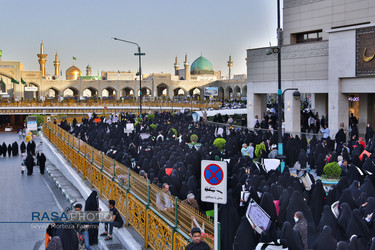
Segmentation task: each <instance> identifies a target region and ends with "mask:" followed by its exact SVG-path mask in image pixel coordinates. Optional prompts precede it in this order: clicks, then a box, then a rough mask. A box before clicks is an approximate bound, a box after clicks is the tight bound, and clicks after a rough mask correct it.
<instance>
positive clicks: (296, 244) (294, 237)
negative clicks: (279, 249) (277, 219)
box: [280, 221, 305, 250]
mask: <svg viewBox="0 0 375 250" xmlns="http://www.w3.org/2000/svg"><path fill="white" fill-rule="evenodd" d="M280 243H281V244H282V245H283V247H287V248H288V249H290V250H301V249H305V247H304V245H303V242H302V240H301V237H300V236H299V233H298V231H296V230H294V229H293V228H292V225H291V224H290V223H289V221H285V222H284V224H283V227H282V229H281V234H280Z"/></svg>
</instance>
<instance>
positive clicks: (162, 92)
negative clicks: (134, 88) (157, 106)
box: [157, 83, 169, 97]
mask: <svg viewBox="0 0 375 250" xmlns="http://www.w3.org/2000/svg"><path fill="white" fill-rule="evenodd" d="M168 94H169V93H168V85H167V84H165V83H161V84H159V85H158V86H157V96H158V97H167V96H168Z"/></svg>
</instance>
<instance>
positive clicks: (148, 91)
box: [138, 87, 152, 97]
mask: <svg viewBox="0 0 375 250" xmlns="http://www.w3.org/2000/svg"><path fill="white" fill-rule="evenodd" d="M138 96H139V90H138ZM151 96H152V94H151V89H149V88H147V87H143V88H142V97H151Z"/></svg>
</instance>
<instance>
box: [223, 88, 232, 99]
mask: <svg viewBox="0 0 375 250" xmlns="http://www.w3.org/2000/svg"><path fill="white" fill-rule="evenodd" d="M231 94H233V89H232V87H230V86H228V87H227V88H226V89H225V97H224V98H226V99H230V98H231Z"/></svg>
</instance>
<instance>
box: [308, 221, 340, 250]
mask: <svg viewBox="0 0 375 250" xmlns="http://www.w3.org/2000/svg"><path fill="white" fill-rule="evenodd" d="M336 248H337V240H336V239H335V237H334V235H333V234H332V230H331V227H330V226H324V228H323V231H322V232H321V233H320V234H319V236H318V238H317V239H316V241H315V243H314V247H313V249H314V250H336Z"/></svg>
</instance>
